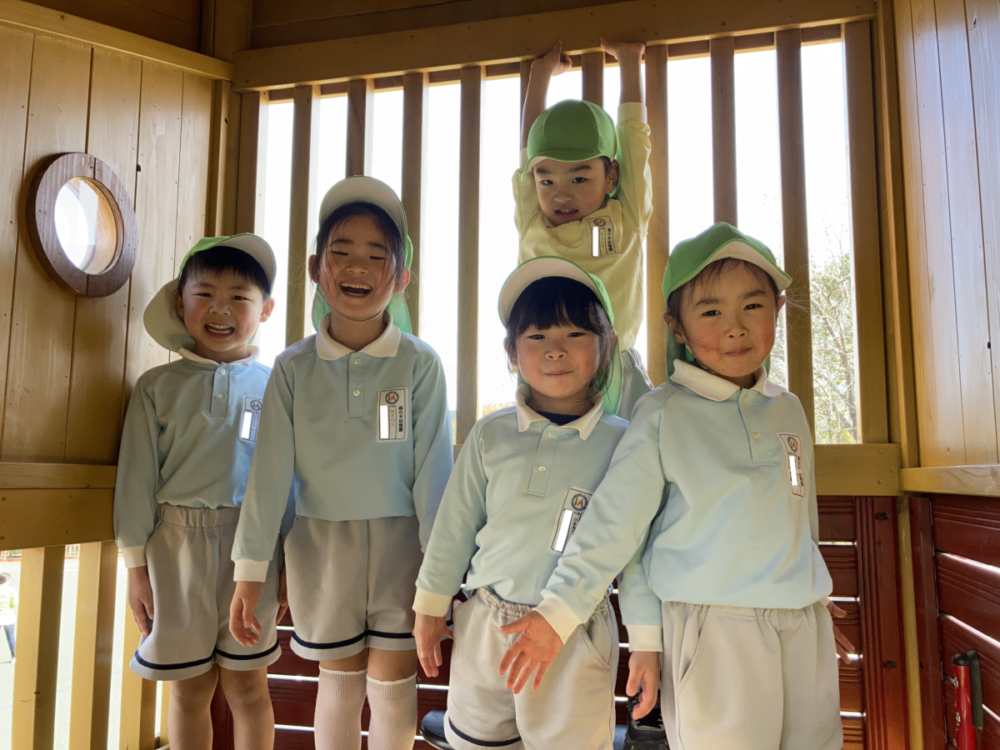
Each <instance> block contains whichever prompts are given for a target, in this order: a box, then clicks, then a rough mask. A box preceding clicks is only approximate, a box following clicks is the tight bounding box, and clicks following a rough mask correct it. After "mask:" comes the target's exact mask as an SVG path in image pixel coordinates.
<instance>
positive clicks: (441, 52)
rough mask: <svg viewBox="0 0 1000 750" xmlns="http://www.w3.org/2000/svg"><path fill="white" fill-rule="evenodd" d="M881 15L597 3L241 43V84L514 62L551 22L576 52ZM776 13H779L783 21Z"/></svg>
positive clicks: (643, 1)
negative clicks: (247, 46)
mask: <svg viewBox="0 0 1000 750" xmlns="http://www.w3.org/2000/svg"><path fill="white" fill-rule="evenodd" d="M874 15H875V2H874V0H818V1H817V2H811V3H793V4H789V3H786V2H783V0H761V1H760V2H754V3H747V2H741V1H740V0H710V1H709V2H708V3H707V4H706V3H700V4H699V3H664V2H660V1H659V0H632V1H631V2H621V3H613V4H608V5H598V6H594V7H592V8H588V9H587V12H586V13H581V12H580V11H579V10H578V9H566V10H558V11H551V12H547V13H536V14H532V15H529V16H513V17H508V18H496V19H490V20H486V21H474V22H470V23H463V24H456V25H452V26H437V27H432V28H424V29H413V30H408V31H394V32H387V33H383V34H371V35H368V36H359V37H354V38H352V39H337V40H329V41H323V42H309V43H305V44H295V45H287V46H282V47H269V48H266V49H257V50H247V51H245V52H237V53H236V56H235V62H236V81H237V83H236V84H234V85H236V87H237V89H238V90H240V91H244V90H248V89H268V88H278V87H285V86H294V85H299V84H304V83H326V82H331V81H340V80H348V79H351V78H361V77H369V76H376V75H399V74H401V73H405V72H407V71H411V70H439V69H443V68H449V67H454V66H457V65H464V64H468V63H469V62H470V61H475V62H477V63H501V62H511V61H516V60H519V59H523V58H528V57H534V56H536V55H537V54H538V51H539V50H544V49H548V48H549V47H550V46H551V45H552V29H559V30H560V36H561V37H562V40H563V42H564V49H565V50H566V54H575V53H579V52H582V51H585V50H593V49H595V48H597V47H598V46H599V45H600V39H599V38H598V33H597V31H595V30H599V31H600V33H602V34H604V35H605V36H607V37H610V38H612V39H643V40H645V41H646V42H647V44H648V43H651V42H658V41H685V40H690V39H704V38H707V37H711V36H715V35H718V33H719V32H718V30H719V25H718V19H719V18H724V19H726V32H725V35H726V36H732V35H734V34H740V33H747V32H751V31H752V32H760V31H772V30H775V29H780V28H790V27H798V26H818V25H829V24H831V23H840V22H844V21H855V20H861V19H865V18H871V17H873V16H874ZM776 19H780V22H779V23H775V20H776Z"/></svg>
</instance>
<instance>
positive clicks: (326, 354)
mask: <svg viewBox="0 0 1000 750" xmlns="http://www.w3.org/2000/svg"><path fill="white" fill-rule="evenodd" d="M385 322H386V325H385V330H384V331H382V333H381V334H380V335H379V337H378V338H377V339H375V340H374V341H373V342H371V343H370V344H368V346H366V347H365V348H364V349H362V350H361V352H362V353H364V354H370V355H371V356H373V357H395V356H396V352H397V351H399V339H400V338H401V335H400V331H399V328H397V327H396V326H395V325H393V322H392V316H391V315H390V314H389V313H386V314H385ZM316 353H317V354H318V355H319V358H320V359H325V360H329V361H333V360H337V359H340V358H341V357H346V356H347V355H348V354H353V353H354V352H353V350H352V349H348V348H347V347H346V346H344V345H343V344H341V343H340V342H339V341H335V340H334V339H333V337H332V336H330V313H327V314H326V315H324V316H323V320H321V321H320V323H319V331H317V333H316Z"/></svg>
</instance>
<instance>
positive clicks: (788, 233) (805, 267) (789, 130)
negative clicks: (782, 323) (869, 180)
mask: <svg viewBox="0 0 1000 750" xmlns="http://www.w3.org/2000/svg"><path fill="white" fill-rule="evenodd" d="M775 44H776V46H777V51H778V52H777V57H778V131H779V134H780V136H779V139H778V142H779V148H780V151H781V216H782V222H783V224H784V248H785V271H787V272H788V273H789V275H791V277H792V279H793V282H792V286H791V287H790V288H789V289H788V292H787V294H788V301H789V303H790V304H789V305H788V306H786V307H785V319H786V321H787V323H788V325H787V327H786V331H787V337H788V344H787V347H786V348H787V351H788V387H789V390H790V391H791V392H792V393H794V394H795V395H796V396H798V397H799V401H801V402H802V409H803V411H804V412H805V414H806V423H807V424H808V425H809V429H810V430H812V432H813V437H814V438H815V433H816V427H815V415H814V406H813V404H814V402H813V357H812V313H811V310H810V296H809V234H808V231H807V228H806V159H805V147H804V142H803V125H802V58H801V56H800V49H801V44H800V40H799V30H798V29H788V30H785V31H779V32H778V34H777V37H776V41H775Z"/></svg>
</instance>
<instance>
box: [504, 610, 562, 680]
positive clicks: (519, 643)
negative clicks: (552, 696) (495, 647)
mask: <svg viewBox="0 0 1000 750" xmlns="http://www.w3.org/2000/svg"><path fill="white" fill-rule="evenodd" d="M500 632H501V633H503V634H504V635H514V633H520V634H521V635H520V637H519V638H518V639H517V640H516V641H514V643H513V644H512V645H511V647H510V648H508V649H507V651H506V653H505V654H504V655H503V658H502V659H501V660H500V674H507V670H508V669H510V674H508V675H507V687H509V688H510V689H512V690H513V691H514V694H515V695H516V694H517V693H520V692H521V691H522V690H523V689H524V686H525V685H526V684H527V683H528V680H529V679H531V673H532V672H535V680H534V682H533V683H532V684H531V689H532V690H538V686H539V685H541V684H542V677H543V676H544V675H545V670H546V669H548V668H549V664H551V663H552V662H553V661H555V659H556V657H557V656H559V650H560V649H561V648H562V645H563V644H562V639H560V638H559V634H558V633H556V631H555V629H554V628H553V627H552V626H551V625H549V621H548V620H546V619H545V618H544V617H543V616H542V615H540V614H539V613H538V612H535V611H531V612H529V613H528V614H526V615H525V616H524V617H522V618H520V619H518V620H515V621H514V622H512V623H511V624H510V625H503V626H501V627H500ZM536 670H537V671H536Z"/></svg>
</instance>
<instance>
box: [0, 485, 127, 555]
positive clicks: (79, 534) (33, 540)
mask: <svg viewBox="0 0 1000 750" xmlns="http://www.w3.org/2000/svg"><path fill="white" fill-rule="evenodd" d="M113 503H114V490H111V489H96V490H95V489H44V490H11V489H2V488H0V550H7V549H28V548H31V547H51V546H53V545H57V544H82V543H85V542H108V541H111V540H113V539H114V538H115V532H114V526H113V524H112V521H111V509H112V505H113Z"/></svg>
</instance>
